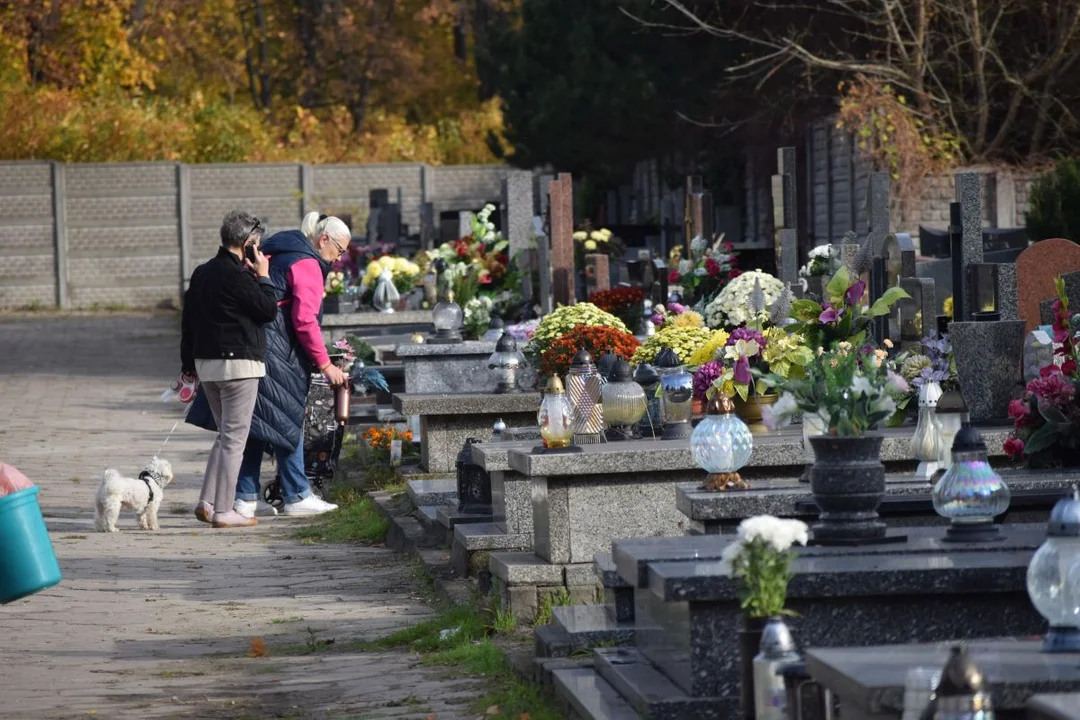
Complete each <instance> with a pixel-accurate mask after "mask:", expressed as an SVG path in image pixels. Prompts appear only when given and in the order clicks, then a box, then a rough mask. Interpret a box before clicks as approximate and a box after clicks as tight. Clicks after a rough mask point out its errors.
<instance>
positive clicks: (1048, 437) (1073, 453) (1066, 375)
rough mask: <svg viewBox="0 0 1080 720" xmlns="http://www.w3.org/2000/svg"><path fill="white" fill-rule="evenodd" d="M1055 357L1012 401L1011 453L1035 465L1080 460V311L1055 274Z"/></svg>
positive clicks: (1071, 463) (1007, 451) (1063, 464)
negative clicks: (1076, 313)
mask: <svg viewBox="0 0 1080 720" xmlns="http://www.w3.org/2000/svg"><path fill="white" fill-rule="evenodd" d="M1054 286H1055V288H1056V289H1057V294H1058V299H1057V300H1055V301H1054V303H1053V310H1054V324H1053V331H1054V363H1053V364H1051V365H1047V366H1046V367H1044V368H1041V369H1040V371H1039V377H1037V378H1034V379H1033V380H1030V381H1029V382H1028V384H1027V387H1026V388H1025V391H1024V395H1023V397H1022V398H1020V399H1019V400H1013V401H1012V402H1011V403H1009V417H1010V418H1012V420H1013V430H1012V432H1011V433H1010V434H1009V438H1008V439H1007V440H1006V441H1005V454H1006V455H1008V456H1009V457H1010V458H1012V459H1013V460H1025V461H1026V462H1027V465H1028V467H1030V468H1048V467H1073V466H1076V465H1078V464H1080V404H1078V403H1077V388H1078V386H1080V332H1078V331H1080V317H1072V318H1070V316H1069V299H1068V296H1067V295H1066V294H1065V282H1064V280H1063V279H1062V278H1061V277H1060V276H1059V277H1057V278H1055V280H1054Z"/></svg>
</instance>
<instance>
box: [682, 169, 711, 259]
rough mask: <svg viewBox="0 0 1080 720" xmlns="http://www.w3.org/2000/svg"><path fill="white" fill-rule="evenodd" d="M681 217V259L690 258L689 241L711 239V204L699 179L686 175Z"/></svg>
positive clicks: (709, 195)
mask: <svg viewBox="0 0 1080 720" xmlns="http://www.w3.org/2000/svg"><path fill="white" fill-rule="evenodd" d="M683 215H684V217H683V257H687V258H688V257H690V241H692V240H693V239H694V238H695V237H699V236H700V237H703V238H705V240H707V241H711V240H712V238H713V234H714V230H713V202H712V194H711V193H709V192H708V191H707V190H706V189H705V186H704V185H703V183H702V180H701V177H700V176H697V175H688V176H687V178H686V199H685V212H684V214H683Z"/></svg>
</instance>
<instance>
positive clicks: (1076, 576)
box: [1027, 487, 1080, 653]
mask: <svg viewBox="0 0 1080 720" xmlns="http://www.w3.org/2000/svg"><path fill="white" fill-rule="evenodd" d="M1027 591H1028V597H1030V598H1031V604H1032V605H1034V606H1035V609H1036V610H1038V611H1039V614H1040V615H1042V616H1043V617H1044V618H1046V619H1047V621H1048V622H1049V623H1050V632H1048V633H1047V634H1046V640H1045V641H1044V643H1043V652H1048V653H1064V652H1069V653H1080V492H1078V491H1077V489H1076V487H1073V492H1072V495H1071V497H1067V498H1063V499H1061V500H1059V501H1058V503H1057V504H1056V505H1054V509H1053V510H1051V511H1050V522H1049V524H1048V525H1047V528H1046V541H1045V542H1043V544H1042V545H1040V546H1039V549H1038V550H1036V551H1035V555H1034V556H1032V558H1031V564H1030V565H1028V571H1027Z"/></svg>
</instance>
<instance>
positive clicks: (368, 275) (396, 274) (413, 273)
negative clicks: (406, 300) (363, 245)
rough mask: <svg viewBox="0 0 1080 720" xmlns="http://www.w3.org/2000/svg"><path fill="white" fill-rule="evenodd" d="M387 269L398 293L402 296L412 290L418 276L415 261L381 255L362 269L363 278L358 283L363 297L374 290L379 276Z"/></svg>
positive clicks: (418, 269)
mask: <svg viewBox="0 0 1080 720" xmlns="http://www.w3.org/2000/svg"><path fill="white" fill-rule="evenodd" d="M387 270H389V271H390V275H391V278H392V279H393V282H394V287H395V288H397V291H398V293H399V294H400V295H402V296H405V295H408V294H409V293H410V292H412V290H413V288H415V287H416V283H417V280H418V279H419V277H420V266H419V265H417V264H416V263H414V262H412V261H410V260H409V259H407V258H403V257H394V256H392V255H383V256H382V257H379V258H376V259H374V260H372V261H371V262H369V263H368V265H367V268H366V269H365V270H364V278H363V281H362V282H361V283H360V287H361V292H362V297H363V298H364V299H366V298H367V296H368V295H370V294H371V293H374V292H375V285H376V283H378V282H379V276H380V275H382V274H383V272H384V271H387Z"/></svg>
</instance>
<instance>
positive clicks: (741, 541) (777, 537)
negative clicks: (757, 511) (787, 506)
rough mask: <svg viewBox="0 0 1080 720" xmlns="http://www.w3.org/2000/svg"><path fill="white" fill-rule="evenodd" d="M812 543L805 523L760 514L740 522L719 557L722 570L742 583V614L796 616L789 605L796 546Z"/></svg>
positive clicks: (755, 616)
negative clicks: (787, 605)
mask: <svg viewBox="0 0 1080 720" xmlns="http://www.w3.org/2000/svg"><path fill="white" fill-rule="evenodd" d="M808 540H809V535H808V532H807V527H806V523H804V522H802V521H801V520H782V519H780V518H776V517H773V516H771V515H758V516H757V517H752V518H747V519H745V520H743V521H742V522H741V523H739V529H738V531H737V533H736V536H735V541H734V542H732V543H731V544H730V545H728V546H727V547H725V548H724V551H723V553H721V555H720V562H721V567H722V568H723V569H724V570H725V571H726V572H727V573H728V575H730V576H731V577H733V578H735V579H736V580H737V581H738V583H739V601H740V607H741V608H742V610H743V612H744V613H746V615H748V616H749V617H752V618H767V617H774V616H777V615H794V613H793V612H792V611H791V610H787V609H786V608H785V607H784V605H785V604H786V603H787V589H788V583H789V582H790V581H791V577H792V573H791V562H792V560H794V559H795V551H794V550H793V549H792V548H793V546H795V545H806V543H807V541H808Z"/></svg>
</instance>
